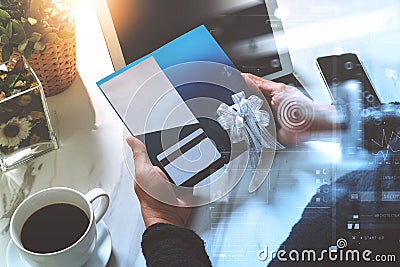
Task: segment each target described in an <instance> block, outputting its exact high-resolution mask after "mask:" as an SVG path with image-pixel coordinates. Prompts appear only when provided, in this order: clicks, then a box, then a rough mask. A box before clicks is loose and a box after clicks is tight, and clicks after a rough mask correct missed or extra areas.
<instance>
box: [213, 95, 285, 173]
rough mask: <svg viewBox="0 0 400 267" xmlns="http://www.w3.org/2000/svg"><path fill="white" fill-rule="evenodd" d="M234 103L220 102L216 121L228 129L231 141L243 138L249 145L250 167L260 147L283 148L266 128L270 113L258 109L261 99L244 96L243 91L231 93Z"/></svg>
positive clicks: (255, 160)
mask: <svg viewBox="0 0 400 267" xmlns="http://www.w3.org/2000/svg"><path fill="white" fill-rule="evenodd" d="M232 100H233V102H234V103H235V104H234V105H232V106H228V105H227V104H225V103H222V104H221V105H220V106H219V108H218V110H217V114H218V116H219V117H218V118H217V121H218V122H219V124H220V125H221V126H222V127H223V128H224V129H225V130H229V132H230V137H231V140H232V142H233V143H238V142H240V141H242V140H245V141H246V142H248V143H249V146H250V162H249V164H250V167H253V168H255V167H257V165H258V162H259V159H260V156H261V150H262V147H265V148H270V149H276V150H280V149H284V148H285V147H284V146H283V145H282V144H280V143H279V142H278V141H277V140H276V139H275V138H274V137H273V136H272V135H271V134H270V133H269V132H268V130H267V129H266V127H267V126H268V125H269V122H270V115H269V113H268V112H267V111H265V110H260V108H261V106H262V104H263V100H262V99H261V98H259V97H257V96H255V95H251V96H250V97H249V98H248V99H246V98H245V94H244V92H243V91H242V92H239V93H237V94H234V95H232Z"/></svg>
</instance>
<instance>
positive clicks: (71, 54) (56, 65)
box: [0, 0, 76, 96]
mask: <svg viewBox="0 0 400 267" xmlns="http://www.w3.org/2000/svg"><path fill="white" fill-rule="evenodd" d="M0 45H1V60H2V62H6V61H9V59H10V58H13V57H14V56H20V55H22V54H23V55H24V56H25V58H27V59H28V61H29V63H30V65H31V67H32V68H33V70H34V71H35V73H36V75H37V76H38V77H39V80H40V81H41V82H42V85H43V87H44V90H45V93H46V96H51V95H54V94H57V93H59V92H61V91H63V90H65V89H66V88H68V87H69V86H70V85H71V83H72V81H73V79H74V78H75V76H76V41H75V25H74V20H73V16H72V13H71V12H70V9H69V8H68V7H67V6H66V5H65V4H63V2H62V1H60V0H0Z"/></svg>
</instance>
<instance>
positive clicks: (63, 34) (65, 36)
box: [57, 30, 74, 39]
mask: <svg viewBox="0 0 400 267" xmlns="http://www.w3.org/2000/svg"><path fill="white" fill-rule="evenodd" d="M57 35H58V37H60V38H61V39H69V38H72V37H74V34H73V33H72V32H70V31H66V30H62V31H59V32H58V33H57Z"/></svg>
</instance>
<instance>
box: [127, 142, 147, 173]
mask: <svg viewBox="0 0 400 267" xmlns="http://www.w3.org/2000/svg"><path fill="white" fill-rule="evenodd" d="M126 142H127V143H128V145H129V146H130V147H131V149H132V152H133V158H134V162H135V169H136V168H137V167H139V166H143V165H145V164H149V163H150V159H149V156H148V155H147V150H146V146H145V145H144V144H143V143H142V142H141V141H140V140H139V139H137V138H135V137H133V136H130V137H128V138H127V139H126Z"/></svg>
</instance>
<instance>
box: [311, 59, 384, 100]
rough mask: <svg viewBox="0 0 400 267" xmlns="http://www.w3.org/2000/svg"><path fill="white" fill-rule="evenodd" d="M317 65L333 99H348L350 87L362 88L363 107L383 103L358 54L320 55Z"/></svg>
mask: <svg viewBox="0 0 400 267" xmlns="http://www.w3.org/2000/svg"><path fill="white" fill-rule="evenodd" d="M317 65H318V68H319V70H320V72H321V75H322V77H323V78H324V81H325V84H326V85H327V87H328V90H329V93H330V95H331V98H332V100H338V99H339V98H341V99H346V97H347V95H348V90H349V88H350V90H351V88H360V89H361V90H360V97H359V99H360V100H362V106H363V108H368V107H374V106H377V105H379V104H380V103H381V101H380V98H379V97H378V95H377V94H376V92H375V89H374V87H373V86H372V84H371V81H370V80H369V78H368V75H367V73H366V72H365V70H364V67H363V66H362V64H361V62H360V60H359V59H358V57H357V55H356V54H352V53H348V54H343V55H333V56H326V57H319V58H318V59H317Z"/></svg>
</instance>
